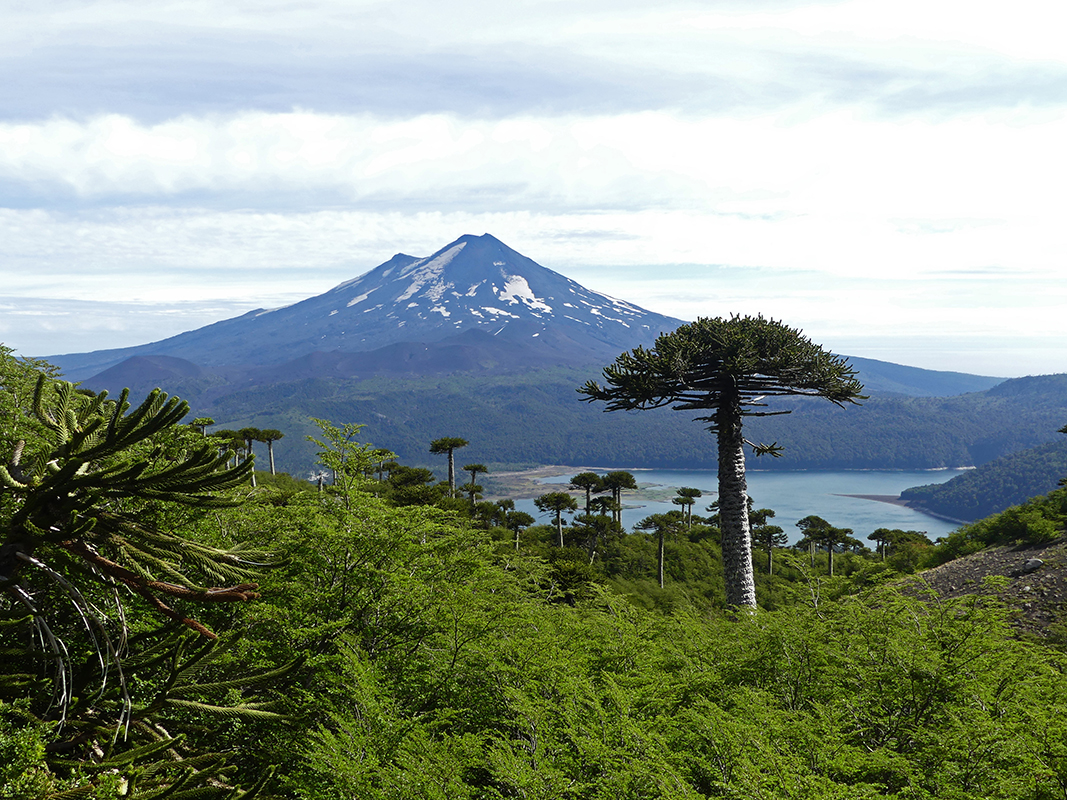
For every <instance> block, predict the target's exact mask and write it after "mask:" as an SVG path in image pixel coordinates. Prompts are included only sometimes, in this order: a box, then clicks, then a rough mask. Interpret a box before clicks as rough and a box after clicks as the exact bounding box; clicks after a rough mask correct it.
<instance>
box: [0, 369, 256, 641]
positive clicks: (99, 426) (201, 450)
mask: <svg viewBox="0 0 1067 800" xmlns="http://www.w3.org/2000/svg"><path fill="white" fill-rule="evenodd" d="M188 411H189V406H188V404H187V403H185V402H183V401H181V400H179V399H178V398H170V397H168V396H167V395H166V394H165V393H163V392H160V391H158V390H156V391H153V392H152V393H151V394H150V395H149V396H148V397H147V398H146V399H145V401H144V402H143V403H141V404H140V406H138V407H137V408H135V409H132V410H131V406H130V403H129V402H128V392H127V391H124V392H123V393H122V395H121V397H120V399H119V401H118V402H111V401H108V399H107V394H106V393H102V394H100V395H96V396H93V397H86V396H85V395H82V394H80V393H78V392H77V391H76V389H75V387H74V385H73V384H70V383H67V382H64V381H54V380H51V379H49V378H48V377H47V376H45V375H41V376H40V377H39V378H38V380H37V385H36V389H35V391H34V395H33V402H32V406H31V413H32V416H33V418H34V419H35V420H36V421H37V422H38V424H39V425H40V426H42V427H43V430H44V437H43V438H44V446H43V447H40V448H39V449H37V451H36V452H32V453H31V452H26V449H25V447H24V443H22V442H20V443H19V444H18V445H16V447H15V448H14V452H13V453H12V454H11V455H10V457H9V459H8V460H7V464H6V465H2V464H0V491H2V492H4V493H5V494H7V495H9V496H11V497H13V498H14V504H13V505H14V513H13V514H12V515H11V517H10V519H8V520H5V525H4V549H3V553H2V554H0V585H2V586H3V588H4V590H5V592H7V593H8V595H9V596H12V598H13V600H14V601H15V602H17V603H20V604H22V605H23V606H27V607H29V605H32V604H30V603H29V601H28V599H27V598H26V597H23V596H22V595H21V594H20V592H21V590H20V589H19V587H18V586H17V584H16V580H17V578H18V576H19V574H20V572H21V571H22V570H23V569H24V568H25V567H26V566H27V565H32V566H36V567H38V569H42V570H46V571H47V570H48V569H49V566H48V565H49V564H50V563H51V562H53V561H56V560H57V559H58V560H59V561H60V562H64V561H67V560H69V557H70V556H73V557H75V558H76V559H77V561H78V562H80V563H81V568H82V569H86V570H88V571H89V572H90V574H94V575H95V576H97V577H99V578H102V579H104V580H105V581H111V582H116V583H118V584H123V585H125V586H127V587H129V588H130V589H132V590H133V591H134V592H135V593H137V594H139V595H140V596H141V597H143V598H144V599H145V600H147V601H148V602H149V603H150V604H151V605H152V606H153V607H154V608H155V609H156V610H157V611H159V612H160V613H162V614H164V615H165V616H168V617H171V618H172V619H176V620H179V621H181V622H182V623H183V624H185V625H187V626H189V627H191V628H193V629H194V630H197V631H198V632H199V633H201V634H204V635H206V636H212V635H213V634H211V632H210V631H208V630H207V628H205V627H204V626H203V625H201V624H200V623H198V622H196V621H195V620H193V619H191V618H189V617H186V616H184V615H182V614H181V613H179V612H178V611H175V610H174V609H172V608H170V606H169V605H167V604H166V603H165V602H164V601H163V600H162V599H161V598H162V597H175V598H181V599H183V600H197V601H204V602H226V601H243V600H248V599H250V598H252V597H255V596H256V595H255V585H254V584H251V583H247V582H246V581H247V580H248V578H249V577H250V575H251V572H250V568H252V567H255V566H257V565H261V564H262V563H263V560H264V555H263V554H261V553H255V552H248V551H244V550H242V549H241V548H235V549H232V550H229V551H226V550H220V549H217V548H213V547H208V546H205V545H201V544H198V543H196V542H192V541H189V540H187V539H185V538H184V537H182V536H180V535H177V534H174V533H169V532H165V531H161V530H157V529H155V528H154V527H153V526H152V525H150V524H147V523H146V522H145V521H144V518H145V512H144V506H143V504H144V503H146V502H164V503H178V504H181V505H185V506H192V507H196V508H211V507H220V506H226V505H232V504H233V503H234V502H236V499H235V497H234V496H232V495H229V494H222V492H225V491H226V490H229V489H233V488H234V487H236V486H239V485H240V484H241V483H243V482H244V481H245V480H246V479H247V477H248V476H249V474H250V472H251V470H252V462H251V461H250V460H245V461H243V462H241V463H240V464H238V465H237V466H236V467H234V468H228V467H227V466H226V464H227V461H228V460H229V453H223V454H222V455H220V454H219V453H218V451H217V450H216V449H215V448H214V447H212V446H211V445H210V444H208V443H206V442H203V441H197V440H188V439H187V440H186V441H184V442H183V441H180V440H178V441H175V440H167V439H166V438H165V436H164V434H165V433H167V432H169V431H171V430H172V429H174V427H175V426H176V425H177V423H178V422H179V421H180V420H181V419H182V417H184V416H185V415H186V414H187V413H188ZM196 575H200V576H202V577H203V578H204V579H206V580H205V581H201V580H197V579H196V577H195V576H196ZM218 583H231V584H232V585H229V586H223V587H220V586H218V585H217V584H218Z"/></svg>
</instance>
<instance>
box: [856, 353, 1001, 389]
mask: <svg viewBox="0 0 1067 800" xmlns="http://www.w3.org/2000/svg"><path fill="white" fill-rule="evenodd" d="M848 361H849V363H850V364H851V365H852V366H853V367H854V368H855V369H856V371H857V372H858V373H859V379H860V381H861V382H862V383H863V387H864V391H865V392H866V393H867V394H879V395H882V394H903V395H908V396H911V397H951V396H952V395H957V394H967V393H969V392H984V391H985V390H986V389H991V388H992V387H994V386H996V385H997V384H999V383H1003V382H1004V380H1005V379H1004V378H990V377H986V376H983V375H968V374H967V373H965V372H941V371H938V370H931V369H920V368H919V367H905V366H903V365H901V364H893V363H891V362H889V361H877V360H875V359H873V358H859V357H857V356H849V357H848Z"/></svg>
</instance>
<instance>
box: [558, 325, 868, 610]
mask: <svg viewBox="0 0 1067 800" xmlns="http://www.w3.org/2000/svg"><path fill="white" fill-rule="evenodd" d="M603 374H604V381H605V385H604V386H601V385H600V384H598V383H597V382H596V381H589V382H588V383H586V384H585V385H584V386H582V387H581V388H580V389H579V390H578V391H579V392H580V393H581V394H582V395H584V396H585V399H586V400H588V401H594V400H603V401H605V402H606V403H607V404H608V406H607V409H606V410H608V411H620V410H633V409H647V408H659V407H661V406H671V407H672V408H674V409H675V410H676V411H688V410H706V411H708V412H709V413H708V414H707V415H706V416H701V417H697V419H698V420H699V421H701V422H706V423H707V427H708V430H709V431H711V432H712V433H714V434H715V435H716V439H717V443H718V451H719V470H718V472H719V513H720V518H721V529H722V553H723V573H724V576H725V579H726V601H727V603H728V604H729V605H731V606H737V607H744V606H748V607H754V606H755V605H756V588H755V582H754V578H753V571H752V550H751V533H750V530H749V520H748V508H747V503H746V500H747V498H748V493H747V485H746V482H745V452H744V445H745V444H746V441H745V438H744V433H743V430H742V427H743V422H744V418H745V417H746V416H770V415H775V414H788V413H789V411H788V410H781V411H761V410H758V409H761V408H766V406H765V405H764V404H763V403H761V402H760V401H762V400H763V399H764V398H765V397H775V396H788V395H801V396H810V397H824V398H826V399H827V400H829V401H831V402H833V403H835V404H837V405H843V404H844V403H854V402H856V401H857V400H859V399H863V395H862V392H863V386H862V384H860V382H859V381H858V380H857V379H856V372H855V370H854V369H852V368H851V367H850V366H849V365H848V363H847V362H846V361H845V360H844V359H843V358H840V357H839V356H835V355H833V354H832V353H829V352H827V351H826V350H824V349H823V348H822V347H820V346H819V345H817V344H815V343H813V342H812V341H811V340H810V339H808V338H807V337H806V336H804V335H803V334H802V333H801V332H800V331H799V330H796V329H795V328H790V327H788V326H787V325H784V324H782V323H781V322H777V321H775V320H772V319H765V318H764V317H762V316H755V317H747V316H746V317H742V316H732V317H730V318H728V319H727V318H724V317H716V318H714V319H708V318H701V319H698V320H697V321H696V322H692V323H690V324H688V325H682V326H681V327H679V328H678V329H677V330H675V331H674V332H672V333H665V334H662V335H660V336H659V337H658V338H657V339H656V343H655V345H654V346H653V347H652V348H651V349H645V348H643V347H637V348H635V349H633V350H630V351H627V352H625V353H623V354H622V355H620V356H619V357H618V358H616V359H615V361H614V363H612V364H611V365H609V366H608V367H606V368H605V369H604V373H603ZM749 444H751V443H749ZM753 447H754V449H755V452H756V454H757V455H759V454H764V453H770V454H771V455H777V454H778V453H779V451H780V448H779V447H778V445H777V444H772V445H758V446H757V445H753Z"/></svg>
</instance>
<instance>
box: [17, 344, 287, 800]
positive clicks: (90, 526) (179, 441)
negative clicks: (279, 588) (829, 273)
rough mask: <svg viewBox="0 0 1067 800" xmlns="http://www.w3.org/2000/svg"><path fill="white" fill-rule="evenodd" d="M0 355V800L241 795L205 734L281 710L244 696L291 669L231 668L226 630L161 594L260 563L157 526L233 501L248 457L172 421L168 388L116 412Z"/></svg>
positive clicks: (178, 411) (213, 599)
mask: <svg viewBox="0 0 1067 800" xmlns="http://www.w3.org/2000/svg"><path fill="white" fill-rule="evenodd" d="M0 356H3V358H0V362H2V363H0V366H2V367H3V369H2V370H0V378H2V385H0V390H2V391H0V395H2V399H3V401H4V402H3V409H2V411H3V416H2V417H0V430H2V431H3V432H4V437H3V438H2V439H0V443H2V444H3V445H4V452H3V453H0V458H2V463H0V537H2V544H0V654H2V658H0V665H2V666H0V749H4V748H8V749H12V748H14V749H13V750H12V752H11V753H8V752H7V750H4V752H5V755H10V756H11V758H13V759H16V761H15V763H16V764H17V765H18V766H20V767H21V769H22V772H23V777H22V778H19V779H18V780H14V779H11V780H9V776H7V775H6V773H5V774H3V775H0V779H2V781H0V783H2V786H0V797H4V798H7V797H20V798H21V797H35V798H49V800H60V798H75V797H111V796H114V797H128V798H144V800H148V798H157V797H158V798H162V797H164V796H166V797H173V798H189V799H190V800H191V798H194V797H195V798H213V799H214V798H218V800H223V798H225V799H226V800H238V799H239V798H251V797H252V796H254V794H256V793H258V792H259V791H260V790H261V789H262V787H263V785H264V781H265V779H266V778H267V777H269V776H268V774H267V773H265V772H264V773H263V774H262V775H257V776H256V778H255V779H253V781H251V783H253V784H255V785H253V786H252V788H251V789H248V788H246V789H241V788H239V787H238V786H237V785H236V783H235V781H234V779H233V778H234V770H235V768H234V767H233V766H227V760H228V759H230V758H231V753H228V752H226V751H227V750H232V749H233V748H232V746H230V747H226V748H222V749H218V748H217V747H215V748H213V747H212V746H211V744H209V743H208V742H206V741H205V740H204V730H205V728H208V727H210V726H213V725H218V724H219V723H217V722H216V723H212V722H210V721H209V720H212V719H216V720H224V721H227V722H225V724H228V725H233V724H235V721H244V723H243V724H253V723H254V724H261V723H262V721H264V720H277V719H280V718H281V715H279V714H278V713H277V711H276V710H275V709H274V708H273V705H272V704H273V703H274V702H276V698H272V697H269V696H268V695H266V694H264V693H263V692H262V691H260V689H262V688H263V687H268V686H270V685H272V684H274V683H277V682H278V681H279V680H281V679H282V678H283V677H284V676H285V675H286V674H288V672H289V671H290V670H291V669H292V668H293V666H294V665H293V664H289V665H286V666H272V667H271V666H268V667H263V668H258V669H252V670H249V669H238V670H234V669H233V664H232V663H231V662H232V660H233V659H232V656H231V650H232V648H233V646H234V644H235V643H236V642H237V641H238V639H237V637H234V636H229V637H227V638H226V641H225V642H219V641H216V635H215V634H214V633H213V632H212V631H211V630H209V629H208V628H207V626H206V625H204V624H203V623H201V622H199V621H198V620H195V619H192V618H191V617H189V616H187V615H186V613H185V612H183V611H181V610H179V609H178V607H177V603H180V604H182V605H186V604H191V603H197V604H204V603H207V604H209V605H208V608H211V607H213V606H216V605H217V604H218V603H227V602H233V601H245V600H249V599H252V598H254V597H258V594H257V592H256V589H257V584H255V583H249V582H247V581H248V580H249V578H251V577H252V576H253V574H254V572H253V571H254V570H255V569H256V568H257V567H259V566H262V565H264V564H266V563H268V562H269V556H268V555H267V554H266V553H264V552H261V551H257V550H253V549H250V548H247V547H244V546H242V545H236V546H232V547H227V548H219V547H213V546H210V545H208V544H204V543H202V542H199V541H195V540H193V539H191V538H189V537H188V536H187V535H185V534H184V533H183V532H181V531H180V529H176V528H175V527H173V526H174V525H175V524H176V523H177V524H180V523H181V522H182V521H184V520H188V519H190V518H191V517H192V516H194V515H195V514H197V513H200V512H201V511H202V510H205V509H221V508H224V507H228V506H233V505H235V504H236V503H237V502H238V501H239V499H240V497H239V495H237V494H235V493H234V492H233V491H232V490H233V489H235V488H237V487H239V486H241V485H242V484H243V483H244V482H245V480H246V479H247V477H248V475H249V472H250V470H251V462H250V461H245V462H243V463H241V464H239V465H238V466H237V467H235V468H228V467H227V462H228V461H229V458H230V453H228V452H227V453H222V454H220V453H219V452H218V450H217V448H216V447H215V445H214V443H212V442H209V441H205V440H204V438H203V437H202V435H200V434H198V433H195V432H193V431H192V430H191V429H189V428H187V427H185V426H179V425H178V422H179V421H180V420H181V419H182V417H184V416H185V414H186V413H187V412H188V410H189V409H188V405H187V404H186V403H184V402H182V401H181V400H178V399H177V398H169V397H168V396H167V395H166V394H164V393H162V392H159V391H155V392H152V393H151V394H150V395H149V396H148V398H146V399H145V401H144V402H143V403H141V404H140V405H139V406H138V407H136V408H132V407H131V404H130V403H129V402H128V392H123V393H122V395H121V397H120V399H119V400H118V402H114V401H111V400H109V399H108V397H107V395H106V394H100V395H94V394H92V393H91V392H83V391H80V390H78V389H76V387H75V386H73V385H72V384H70V383H67V382H63V381H57V380H54V379H53V378H52V377H51V376H50V374H47V373H38V372H37V371H36V370H35V369H34V365H32V364H25V363H18V362H16V361H13V360H12V359H10V358H8V357H7V354H5V353H0ZM31 385H32V386H33V391H32V396H31V395H30V393H28V392H27V387H28V386H31ZM175 601H177V603H175ZM169 604H174V605H175V606H176V607H174V608H172V607H171V605H169ZM146 611H147V612H148V613H145V612H146ZM153 612H154V613H153ZM209 613H212V612H209ZM160 616H162V620H161V619H160ZM213 616H214V617H215V619H216V621H218V620H223V619H224V617H223V616H222V615H219V614H218V613H213ZM175 621H177V622H180V623H182V624H184V625H185V626H186V628H190V629H192V630H193V631H196V633H197V634H199V635H194V634H192V633H191V632H190V631H188V630H185V629H183V628H181V627H178V626H175V624H174V622H175ZM161 623H162V624H161ZM215 738H216V739H217V740H218V737H215ZM218 741H221V740H218ZM27 776H28V777H27ZM246 787H247V783H246Z"/></svg>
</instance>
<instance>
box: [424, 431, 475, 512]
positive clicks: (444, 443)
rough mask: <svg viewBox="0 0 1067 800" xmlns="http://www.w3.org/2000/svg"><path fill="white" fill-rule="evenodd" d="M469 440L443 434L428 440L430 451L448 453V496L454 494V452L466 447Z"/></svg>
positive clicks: (437, 453) (435, 453) (438, 453)
mask: <svg viewBox="0 0 1067 800" xmlns="http://www.w3.org/2000/svg"><path fill="white" fill-rule="evenodd" d="M468 444H470V442H468V441H467V440H466V439H460V438H459V437H458V436H444V437H442V438H440V439H434V440H433V441H432V442H430V452H431V453H433V454H434V455H435V456H436V455H441V454H444V453H447V454H448V492H449V495H448V496H449V497H455V496H456V455H455V452H456V450H458V449H459V448H461V447H466V446H467V445H468Z"/></svg>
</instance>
